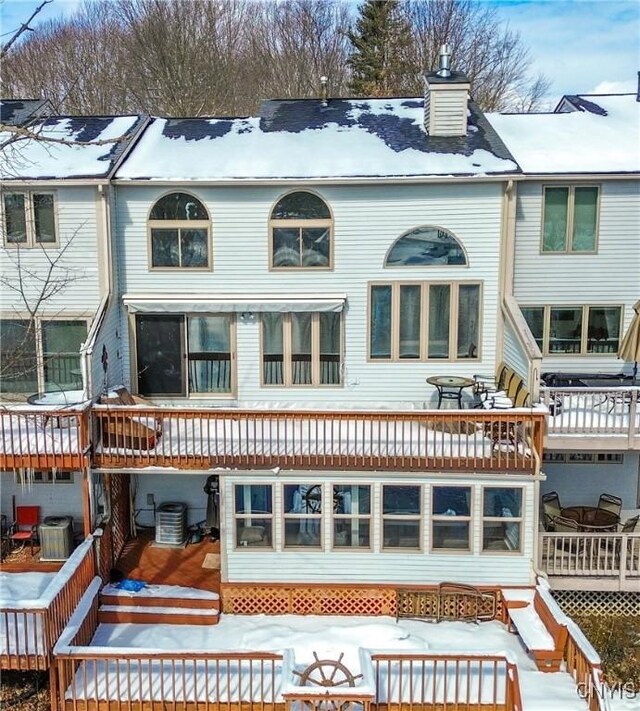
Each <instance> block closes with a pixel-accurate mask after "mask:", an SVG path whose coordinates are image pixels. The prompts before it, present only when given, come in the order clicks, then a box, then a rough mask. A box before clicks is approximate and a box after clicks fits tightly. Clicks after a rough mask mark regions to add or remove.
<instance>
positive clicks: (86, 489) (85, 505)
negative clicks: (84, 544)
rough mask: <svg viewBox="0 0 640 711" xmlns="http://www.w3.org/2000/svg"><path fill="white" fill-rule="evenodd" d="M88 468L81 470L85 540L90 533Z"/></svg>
mask: <svg viewBox="0 0 640 711" xmlns="http://www.w3.org/2000/svg"><path fill="white" fill-rule="evenodd" d="M90 474H91V473H90V467H89V465H87V466H85V467H84V468H83V470H82V528H83V531H84V536H85V538H86V537H87V536H90V535H91V533H92V531H91V528H92V526H91V496H90V491H89V489H90V487H89V478H90Z"/></svg>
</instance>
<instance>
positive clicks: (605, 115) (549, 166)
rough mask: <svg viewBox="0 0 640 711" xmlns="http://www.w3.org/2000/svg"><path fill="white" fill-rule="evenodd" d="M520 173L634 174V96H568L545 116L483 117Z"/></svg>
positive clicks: (637, 106)
mask: <svg viewBox="0 0 640 711" xmlns="http://www.w3.org/2000/svg"><path fill="white" fill-rule="evenodd" d="M486 117H487V119H488V121H489V123H490V124H491V125H492V126H493V128H494V129H495V130H496V131H497V133H499V134H500V137H501V138H502V140H503V141H504V142H505V144H506V145H507V147H508V148H509V150H510V151H511V153H512V154H513V156H514V157H515V159H516V161H517V162H518V164H519V165H520V167H521V168H522V171H523V172H524V173H534V174H566V173H637V172H639V171H640V103H639V102H638V101H636V95H635V94H607V95H596V94H591V95H590V94H584V95H575V96H566V97H564V98H563V100H562V101H561V102H560V104H559V105H558V107H557V108H556V111H555V112H553V113H546V114H487V115H486Z"/></svg>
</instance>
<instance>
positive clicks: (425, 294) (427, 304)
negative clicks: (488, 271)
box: [369, 282, 481, 361]
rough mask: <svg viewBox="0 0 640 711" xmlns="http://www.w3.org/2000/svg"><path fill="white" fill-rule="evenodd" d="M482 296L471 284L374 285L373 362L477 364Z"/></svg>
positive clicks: (371, 305)
mask: <svg viewBox="0 0 640 711" xmlns="http://www.w3.org/2000/svg"><path fill="white" fill-rule="evenodd" d="M480 292H481V287H480V284H477V283H466V282H452V283H448V282H447V283H433V282H390V283H381V284H378V283H376V284H370V285H369V358H370V359H371V360H388V361H416V360H451V361H453V360H467V359H477V358H478V343H479V340H480Z"/></svg>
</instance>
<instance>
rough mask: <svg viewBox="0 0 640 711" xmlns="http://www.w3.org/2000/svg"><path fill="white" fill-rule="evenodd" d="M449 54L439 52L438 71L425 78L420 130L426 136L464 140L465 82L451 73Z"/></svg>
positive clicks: (446, 49) (444, 50) (458, 74)
mask: <svg viewBox="0 0 640 711" xmlns="http://www.w3.org/2000/svg"><path fill="white" fill-rule="evenodd" d="M450 62H451V50H450V49H449V45H448V44H443V45H442V47H441V48H440V68H439V69H438V71H437V72H430V73H429V74H427V75H425V94H424V127H425V129H426V131H427V133H428V134H429V135H430V136H466V135H467V111H468V108H467V106H468V103H469V88H470V86H471V85H470V83H469V79H468V78H467V76H466V75H465V74H462V72H454V71H451V68H450Z"/></svg>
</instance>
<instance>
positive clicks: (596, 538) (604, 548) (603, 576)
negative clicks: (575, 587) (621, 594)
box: [538, 533, 640, 590]
mask: <svg viewBox="0 0 640 711" xmlns="http://www.w3.org/2000/svg"><path fill="white" fill-rule="evenodd" d="M538 551H539V562H538V567H539V568H540V569H541V570H543V571H544V572H545V573H546V574H547V575H548V576H549V578H550V579H551V582H552V584H553V579H554V577H555V578H574V579H582V581H583V582H581V586H585V587H586V588H588V589H593V590H597V589H603V588H608V589H612V588H614V589H617V590H636V589H637V588H638V585H640V533H541V534H540V544H539V546H538ZM607 583H608V584H607Z"/></svg>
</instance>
